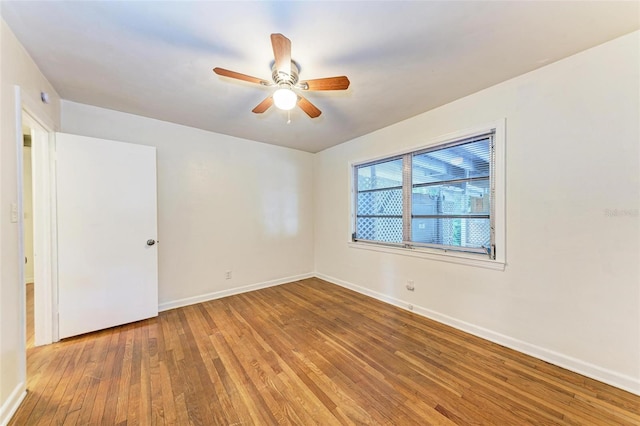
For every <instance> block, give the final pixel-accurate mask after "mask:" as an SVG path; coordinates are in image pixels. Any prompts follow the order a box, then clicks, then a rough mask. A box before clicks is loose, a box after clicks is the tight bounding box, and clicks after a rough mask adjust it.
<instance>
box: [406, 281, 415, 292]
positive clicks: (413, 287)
mask: <svg viewBox="0 0 640 426" xmlns="http://www.w3.org/2000/svg"><path fill="white" fill-rule="evenodd" d="M415 289H416V286H414V285H413V280H408V281H407V290H409V291H414V290H415Z"/></svg>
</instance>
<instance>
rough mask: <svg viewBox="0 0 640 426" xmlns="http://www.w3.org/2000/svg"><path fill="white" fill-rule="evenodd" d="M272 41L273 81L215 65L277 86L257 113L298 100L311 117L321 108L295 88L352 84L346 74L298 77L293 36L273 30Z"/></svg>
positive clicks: (223, 72) (239, 76)
mask: <svg viewBox="0 0 640 426" xmlns="http://www.w3.org/2000/svg"><path fill="white" fill-rule="evenodd" d="M271 45H272V46H273V56H274V57H275V62H274V63H273V66H272V67H271V71H272V72H271V81H268V80H263V79H261V78H257V77H251V76H249V75H246V74H241V73H239V72H235V71H230V70H227V69H224V68H218V67H216V68H214V69H213V72H215V73H216V74H218V75H221V76H223V77H230V78H235V79H238V80H243V81H248V82H250V83H256V84H261V85H263V86H275V87H278V89H277V90H275V91H274V92H273V93H272V94H271V95H269V96H268V97H267V98H266V99H265V100H263V101H262V102H260V103H259V104H258V105H257V106H256V107H255V108H254V109H253V110H252V111H253V112H254V113H256V114H262V113H263V112H265V111H266V110H267V109H269V107H271V105H274V104H275V106H276V107H277V108H279V109H283V110H287V111H288V110H291V109H293V108H294V107H295V106H296V104H297V105H298V106H299V107H300V108H301V109H302V110H303V111H304V112H306V113H307V115H308V116H309V117H311V118H316V117H318V116H319V115H320V114H322V111H320V110H319V109H318V108H317V107H316V106H315V105H313V104H312V103H311V102H309V101H308V100H307V99H306V98H305V97H304V96H302V95H300V94H299V93H296V92H295V91H294V89H295V90H298V91H304V90H310V91H316V90H346V89H347V88H348V87H349V79H348V78H347V77H345V76H340V77H327V78H318V79H315V80H305V81H300V80H299V79H298V72H299V71H300V68H299V66H298V64H297V63H295V62H294V61H292V60H291V40H289V39H288V38H286V37H285V36H283V35H282V34H271Z"/></svg>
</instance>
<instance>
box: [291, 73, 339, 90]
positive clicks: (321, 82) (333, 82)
mask: <svg viewBox="0 0 640 426" xmlns="http://www.w3.org/2000/svg"><path fill="white" fill-rule="evenodd" d="M349 83H350V82H349V79H348V78H347V77H346V76H344V75H342V76H340V77H327V78H318V79H315V80H306V81H301V82H300V83H298V84H297V85H296V86H299V87H300V88H301V89H302V90H347V89H348V88H349Z"/></svg>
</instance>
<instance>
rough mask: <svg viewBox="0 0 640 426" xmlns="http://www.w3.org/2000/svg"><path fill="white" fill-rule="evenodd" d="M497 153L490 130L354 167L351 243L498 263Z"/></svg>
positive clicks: (493, 136) (493, 130) (491, 130)
mask: <svg viewBox="0 0 640 426" xmlns="http://www.w3.org/2000/svg"><path fill="white" fill-rule="evenodd" d="M500 131H501V132H502V129H500ZM495 154H496V128H491V129H485V130H483V131H481V132H475V133H473V134H471V135H469V134H468V135H466V136H463V137H459V138H455V139H453V140H451V139H449V140H448V141H445V142H440V143H436V144H434V145H431V146H428V147H425V148H422V149H418V150H415V151H411V152H406V153H403V154H399V155H395V156H392V157H387V158H382V159H379V160H376V161H369V162H365V163H360V164H355V165H353V178H354V188H353V195H354V215H353V218H354V224H353V231H354V232H353V234H352V241H354V242H365V243H375V244H379V245H386V246H391V247H393V246H395V247H401V248H407V249H418V250H419V249H423V250H424V249H438V250H441V251H446V252H454V253H462V252H468V253H469V252H470V253H476V254H483V255H485V256H487V257H488V258H489V259H492V260H493V259H496V232H495V231H496V214H495V212H496V210H495V205H496V191H495V189H496V184H495V174H496V164H495V158H496V155H495ZM501 154H502V153H501Z"/></svg>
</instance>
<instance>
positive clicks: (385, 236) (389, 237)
mask: <svg viewBox="0 0 640 426" xmlns="http://www.w3.org/2000/svg"><path fill="white" fill-rule="evenodd" d="M356 235H357V236H358V239H361V240H371V241H381V242H386V243H401V242H402V217H397V218H396V217H394V218H386V217H383V218H379V217H375V218H369V217H367V218H358V223H357V230H356Z"/></svg>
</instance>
